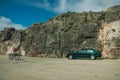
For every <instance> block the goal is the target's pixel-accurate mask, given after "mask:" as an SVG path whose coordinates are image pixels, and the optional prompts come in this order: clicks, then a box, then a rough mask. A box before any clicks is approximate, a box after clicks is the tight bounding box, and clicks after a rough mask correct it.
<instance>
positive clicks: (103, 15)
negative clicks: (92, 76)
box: [0, 6, 120, 58]
mask: <svg viewBox="0 0 120 80" xmlns="http://www.w3.org/2000/svg"><path fill="white" fill-rule="evenodd" d="M119 8H120V6H117V8H116V7H111V8H109V9H108V10H107V11H102V12H82V13H75V12H68V13H64V14H60V15H58V16H56V17H55V18H53V19H50V20H49V21H47V22H46V23H37V24H33V25H32V26H31V27H29V28H28V29H27V30H24V31H16V30H15V29H11V28H10V29H9V28H8V29H5V30H4V31H2V32H1V33H0V40H1V45H0V48H1V53H2V54H3V53H7V54H8V53H10V51H9V50H10V49H11V48H10V45H9V44H12V47H13V46H16V47H19V49H20V51H21V54H23V55H26V56H40V57H64V56H66V54H67V53H68V52H71V51H77V50H79V49H80V48H94V49H96V50H100V51H102V54H103V56H102V57H104V58H106V57H107V58H118V57H120V54H119V53H120V43H119V42H120V10H119ZM3 51H6V52H3Z"/></svg>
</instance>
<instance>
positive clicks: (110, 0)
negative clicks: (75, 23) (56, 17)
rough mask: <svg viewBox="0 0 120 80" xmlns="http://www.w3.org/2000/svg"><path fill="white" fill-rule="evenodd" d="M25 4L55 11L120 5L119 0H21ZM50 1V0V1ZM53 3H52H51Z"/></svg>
mask: <svg viewBox="0 0 120 80" xmlns="http://www.w3.org/2000/svg"><path fill="white" fill-rule="evenodd" d="M23 1H25V2H24V3H25V4H28V5H31V6H35V7H39V8H44V9H46V10H50V11H53V12H57V13H63V12H67V11H72V12H73V11H74V12H83V11H102V10H106V9H107V8H108V7H110V6H114V5H120V0H53V1H52V0H23ZM50 1H52V2H50ZM53 4H54V5H53Z"/></svg>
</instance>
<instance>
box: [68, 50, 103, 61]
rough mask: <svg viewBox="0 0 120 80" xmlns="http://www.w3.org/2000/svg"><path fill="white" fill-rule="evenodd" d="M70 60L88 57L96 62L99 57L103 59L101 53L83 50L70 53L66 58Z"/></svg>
mask: <svg viewBox="0 0 120 80" xmlns="http://www.w3.org/2000/svg"><path fill="white" fill-rule="evenodd" d="M66 57H67V58H68V59H75V58H81V57H88V58H90V59H91V60H95V59H96V58H97V57H101V52H100V51H97V50H94V49H81V50H79V51H76V52H70V53H68V54H67V56H66Z"/></svg>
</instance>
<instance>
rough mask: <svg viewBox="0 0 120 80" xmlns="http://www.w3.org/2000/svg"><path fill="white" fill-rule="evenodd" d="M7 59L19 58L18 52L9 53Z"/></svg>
mask: <svg viewBox="0 0 120 80" xmlns="http://www.w3.org/2000/svg"><path fill="white" fill-rule="evenodd" d="M9 59H10V60H13V59H15V60H20V54H17V53H16V54H9Z"/></svg>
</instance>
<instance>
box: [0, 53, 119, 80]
mask: <svg viewBox="0 0 120 80" xmlns="http://www.w3.org/2000/svg"><path fill="white" fill-rule="evenodd" d="M0 80H120V59H117V60H88V59H87V60H85V59H77V60H68V59H57V58H35V57H21V60H20V61H15V60H12V61H10V60H9V59H8V56H1V55H0Z"/></svg>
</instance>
